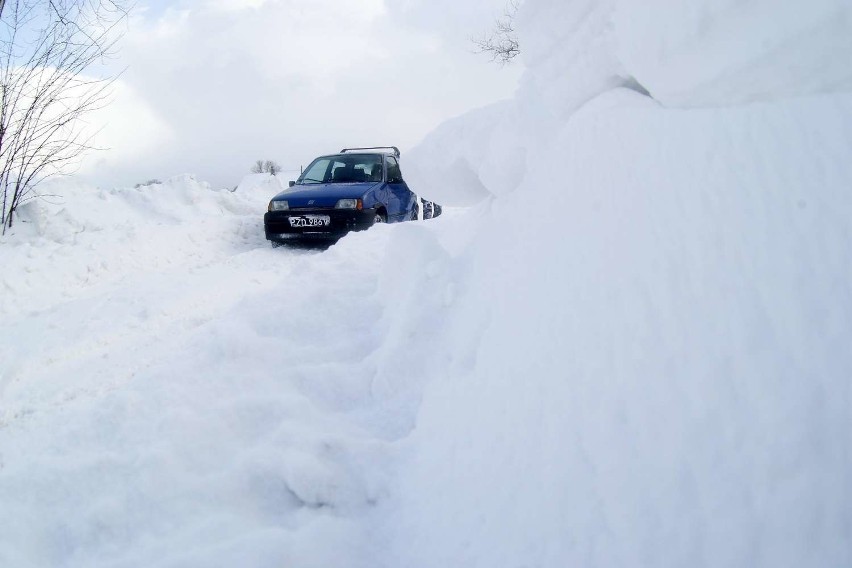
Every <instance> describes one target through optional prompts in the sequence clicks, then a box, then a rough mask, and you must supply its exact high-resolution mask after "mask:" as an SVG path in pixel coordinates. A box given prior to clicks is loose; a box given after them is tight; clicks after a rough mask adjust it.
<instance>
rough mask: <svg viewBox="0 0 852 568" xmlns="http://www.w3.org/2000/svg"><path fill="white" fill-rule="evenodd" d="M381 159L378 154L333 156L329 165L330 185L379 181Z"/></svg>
mask: <svg viewBox="0 0 852 568" xmlns="http://www.w3.org/2000/svg"><path fill="white" fill-rule="evenodd" d="M381 170H382V157H381V156H380V155H378V154H351V155H345V154H344V155H340V156H335V157H334V159H333V163H332V164H331V176H330V177H329V179H328V181H329V182H330V183H357V182H364V181H381V179H382V174H381Z"/></svg>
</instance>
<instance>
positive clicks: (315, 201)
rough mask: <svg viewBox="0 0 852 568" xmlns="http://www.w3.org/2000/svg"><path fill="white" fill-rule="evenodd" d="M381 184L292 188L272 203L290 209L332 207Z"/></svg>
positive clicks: (275, 198) (323, 184) (318, 185)
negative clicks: (341, 200) (285, 202)
mask: <svg viewBox="0 0 852 568" xmlns="http://www.w3.org/2000/svg"><path fill="white" fill-rule="evenodd" d="M380 183H381V182H374V181H369V182H354V183H322V184H319V183H318V184H316V185H302V186H298V185H297V186H294V187H291V188H290V189H287V190H285V191H282V192H281V193H279V194H278V195H276V196H275V197H273V198H272V199H273V201H281V200H284V201H287V203H288V204H289V205H290V207H291V208H292V207H334V205H335V204H336V203H337V201H338V200H339V199H358V198H362V197H363V196H364V194H365V193H367V192H368V191H370V190H371V189H373V188H374V187H376V186H377V185H379V184H380Z"/></svg>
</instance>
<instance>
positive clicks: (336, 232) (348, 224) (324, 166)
mask: <svg viewBox="0 0 852 568" xmlns="http://www.w3.org/2000/svg"><path fill="white" fill-rule="evenodd" d="M425 205H426V203H425V202H424V206H425ZM435 207H436V206H434V205H433V204H431V203H429V204H428V206H427V208H429V209H430V212H431V211H436V209H435ZM419 215H420V203H419V200H418V198H417V196H416V195H415V194H414V193H413V192H412V191H411V190H410V189H408V186H407V185H406V184H405V181H404V180H403V179H402V172H401V171H400V168H399V149H397V148H396V147H395V146H388V147H384V146H382V147H377V148H346V149H343V150H341V151H340V153H339V154H333V155H331V156H320V157H319V158H317V159H316V160H314V161H313V162H311V164H310V165H309V166H308V167H307V168H305V169H304V170H303V171H302V174H301V175H300V176H299V179H297V180H296V181H291V182H290V188H289V189H288V190H286V191H283V192H281V193H279V194H278V195H276V196H275V197H273V198H272V201H270V202H269V210H268V212H267V213H266V215H265V216H264V218H263V222H264V227H265V230H266V238H267V239H268V240H270V241H272V242H273V243H281V242H287V241H292V240H306V239H328V240H332V239H338V238H340V237H342V236H343V235H345V234H346V233H348V232H349V231H360V230H364V229H368V228H369V227H372V226H373V225H374V224H376V223H397V222H400V221H410V220H415V219H418V218H419ZM429 216H430V217H431V216H433V215H431V214H430V215H429Z"/></svg>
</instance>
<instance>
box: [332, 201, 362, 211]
mask: <svg viewBox="0 0 852 568" xmlns="http://www.w3.org/2000/svg"><path fill="white" fill-rule="evenodd" d="M334 208H335V209H363V208H364V204H363V203H361V200H360V199H341V200H340V201H338V202H337V205H335V206H334Z"/></svg>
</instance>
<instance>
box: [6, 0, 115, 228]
mask: <svg viewBox="0 0 852 568" xmlns="http://www.w3.org/2000/svg"><path fill="white" fill-rule="evenodd" d="M0 2H2V8H3V9H2V12H0V16H2V19H0V198H2V199H0V207H1V208H0V224H1V225H2V227H3V229H2V232H5V231H6V229H7V228H8V227H11V226H12V222H13V219H14V213H15V210H16V209H17V208H18V207H19V206H20V205H21V204H22V203H25V202H26V201H29V200H31V199H33V198H34V197H37V194H36V192H35V189H36V188H37V187H38V186H39V185H40V184H41V183H42V182H43V181H45V180H46V179H48V178H50V177H52V176H55V175H61V174H67V173H70V171H72V170H73V169H74V167H75V166H76V165H78V164H79V163H80V159H81V158H82V156H83V155H84V154H85V153H86V152H88V151H89V150H93V149H95V147H94V143H93V139H94V136H95V134H96V133H91V132H88V131H87V128H86V123H85V120H84V118H85V116H86V115H87V114H89V113H91V112H92V111H94V110H97V109H100V108H103V107H104V106H105V105H106V104H107V103H108V100H109V92H110V87H111V86H112V84H113V82H114V80H115V79H114V78H98V77H87V76H86V75H85V73H86V72H87V70H89V69H90V68H91V67H92V66H93V65H95V64H96V63H100V62H102V61H103V60H104V59H105V58H107V57H109V56H111V55H112V50H113V49H114V48H115V46H116V42H117V41H118V40H119V38H120V37H121V35H122V34H121V29H120V25H121V24H122V23H123V22H124V21H125V19H126V17H127V15H128V11H127V9H126V8H125V7H124V6H123V5H120V4H117V3H116V2H115V1H114V0H8V2H7V1H6V0H0Z"/></svg>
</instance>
